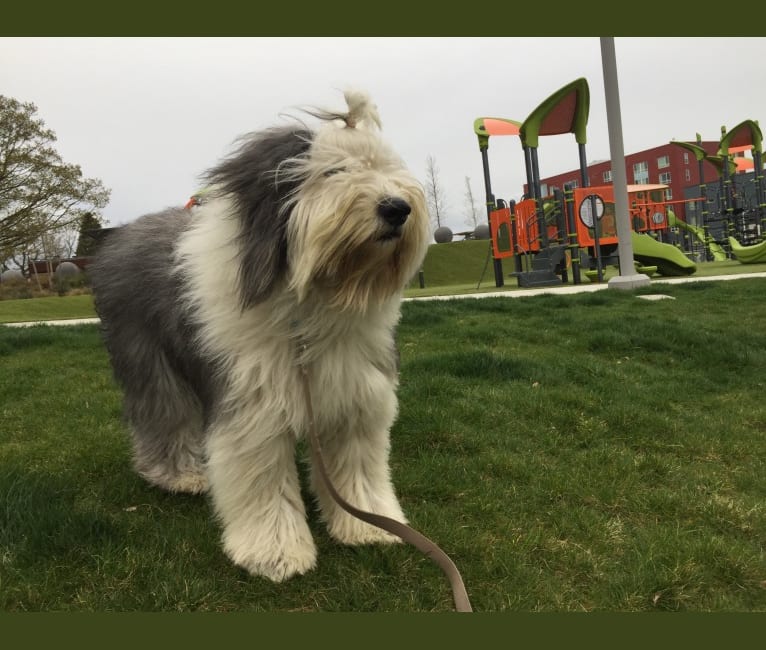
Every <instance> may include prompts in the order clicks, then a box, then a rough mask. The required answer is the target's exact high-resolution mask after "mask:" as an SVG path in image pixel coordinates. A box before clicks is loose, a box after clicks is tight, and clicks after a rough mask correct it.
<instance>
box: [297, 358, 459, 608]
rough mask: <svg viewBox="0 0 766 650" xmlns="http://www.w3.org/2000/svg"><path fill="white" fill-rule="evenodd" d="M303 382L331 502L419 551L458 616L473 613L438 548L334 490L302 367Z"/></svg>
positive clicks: (316, 451)
mask: <svg viewBox="0 0 766 650" xmlns="http://www.w3.org/2000/svg"><path fill="white" fill-rule="evenodd" d="M300 368H301V378H302V380H303V381H302V383H303V393H304V396H305V399H306V408H307V410H308V415H309V438H310V440H311V453H312V456H313V457H314V464H315V465H316V467H318V468H319V474H320V476H321V477H322V481H323V482H324V484H325V487H326V488H327V490H328V491H329V492H330V494H331V495H332V498H333V499H335V501H336V502H337V503H338V505H339V506H340V507H341V508H343V509H344V510H345V511H346V512H348V513H349V514H351V515H353V516H354V517H356V518H357V519H361V520H362V521H365V522H367V523H368V524H372V525H373V526H377V527H378V528H382V529H383V530H385V531H387V532H389V533H392V534H394V535H396V536H397V537H400V538H401V539H402V540H403V541H405V542H407V543H408V544H411V545H412V546H414V547H415V548H417V549H418V550H419V551H420V552H421V553H423V554H424V555H425V556H426V557H428V558H430V559H431V560H432V561H433V562H435V563H436V564H437V565H438V566H439V567H440V568H441V570H442V571H443V572H444V574H445V575H446V576H447V579H448V580H449V582H450V586H451V587H452V597H453V599H454V601H455V609H456V610H457V611H458V612H472V611H473V608H472V607H471V602H470V601H469V600H468V593H467V592H466V590H465V585H464V584H463V578H462V577H461V576H460V571H458V569H457V567H456V566H455V563H454V562H453V561H452V560H451V559H450V557H449V556H448V555H447V554H446V553H445V552H444V551H442V550H441V549H440V548H439V547H438V546H437V545H436V544H434V543H433V542H432V541H431V540H430V539H428V538H427V537H426V536H425V535H422V534H421V533H419V532H418V531H417V530H415V529H414V528H411V527H410V526H407V525H406V524H403V523H402V522H400V521H396V519H391V518H390V517H384V516H383V515H377V514H375V513H372V512H366V511H364V510H359V509H358V508H355V507H354V506H352V505H351V504H350V503H348V502H347V501H346V500H345V499H344V498H343V497H342V496H340V494H338V492H337V490H336V489H335V486H333V484H332V483H331V482H330V477H329V476H328V475H327V468H326V467H325V464H324V458H323V456H322V446H321V444H320V443H319V436H318V435H317V430H316V421H315V420H314V410H313V407H312V405H311V390H310V388H309V377H308V371H307V370H306V367H305V366H304V365H303V364H301V366H300Z"/></svg>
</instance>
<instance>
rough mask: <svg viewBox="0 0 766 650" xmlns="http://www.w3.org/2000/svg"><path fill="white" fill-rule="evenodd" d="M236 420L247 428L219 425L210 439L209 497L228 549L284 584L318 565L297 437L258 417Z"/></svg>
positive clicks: (255, 570) (237, 558)
mask: <svg viewBox="0 0 766 650" xmlns="http://www.w3.org/2000/svg"><path fill="white" fill-rule="evenodd" d="M240 415H242V414H240ZM249 415H253V414H249ZM237 420H238V421H239V422H240V423H241V422H243V421H247V422H248V425H247V429H248V430H247V431H243V430H242V429H241V428H239V429H235V428H233V427H232V426H231V425H232V424H233V422H228V423H217V424H216V425H215V426H214V427H213V428H212V430H211V435H210V437H209V440H208V457H209V461H208V478H209V480H210V494H211V496H212V498H213V503H214V506H215V509H216V511H217V514H218V516H219V517H220V519H221V521H222V523H223V546H224V550H225V552H226V554H227V555H228V556H229V558H231V560H232V561H233V562H234V563H235V564H237V565H238V566H241V567H243V568H244V569H246V570H247V571H249V572H250V573H251V574H253V575H259V576H264V577H266V578H269V579H270V580H273V581H275V582H281V581H283V580H286V579H287V578H290V577H291V576H294V575H298V574H303V573H305V572H306V571H309V570H310V569H312V568H314V566H315V565H316V546H315V545H314V540H313V539H312V536H311V532H310V531H309V527H308V524H307V522H306V512H305V507H304V504H303V500H302V499H301V493H300V484H299V480H298V472H297V468H296V465H295V457H294V444H295V443H294V438H293V436H292V434H290V433H289V432H288V431H286V430H284V431H283V430H275V429H274V428H273V423H264V422H259V421H258V418H257V416H254V417H248V418H242V417H240V418H237ZM227 425H228V426H227ZM259 425H260V426H259ZM267 425H272V427H271V428H268V426H267ZM235 431H236V433H234V432H235ZM264 431H266V432H268V433H266V434H265V435H264Z"/></svg>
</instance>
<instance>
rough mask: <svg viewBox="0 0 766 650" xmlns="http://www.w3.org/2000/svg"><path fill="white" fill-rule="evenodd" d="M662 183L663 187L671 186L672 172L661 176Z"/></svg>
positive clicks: (663, 173)
mask: <svg viewBox="0 0 766 650" xmlns="http://www.w3.org/2000/svg"><path fill="white" fill-rule="evenodd" d="M660 183H661V184H662V185H670V183H671V181H670V172H662V173H661V174H660Z"/></svg>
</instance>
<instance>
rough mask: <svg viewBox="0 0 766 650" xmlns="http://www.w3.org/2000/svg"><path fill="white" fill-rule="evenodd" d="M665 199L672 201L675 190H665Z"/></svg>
mask: <svg viewBox="0 0 766 650" xmlns="http://www.w3.org/2000/svg"><path fill="white" fill-rule="evenodd" d="M665 200H666V201H672V200H673V190H671V189H670V188H668V189H666V190H665Z"/></svg>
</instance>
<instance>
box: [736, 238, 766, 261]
mask: <svg viewBox="0 0 766 650" xmlns="http://www.w3.org/2000/svg"><path fill="white" fill-rule="evenodd" d="M729 246H731V253H732V255H734V257H736V258H737V261H738V262H742V264H758V263H761V262H766V240H764V241H762V242H760V243H758V244H753V245H752V246H743V245H742V244H740V243H739V242H738V241H737V240H736V239H734V237H729Z"/></svg>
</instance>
